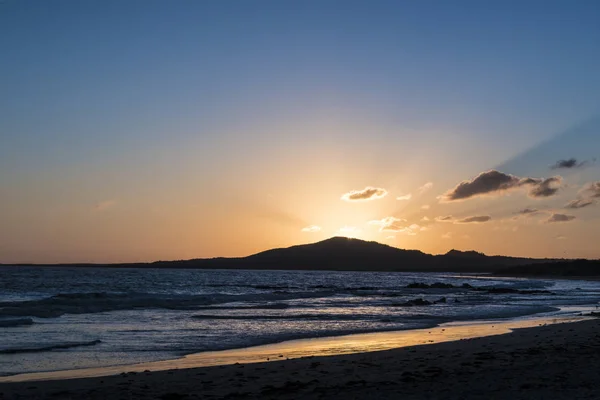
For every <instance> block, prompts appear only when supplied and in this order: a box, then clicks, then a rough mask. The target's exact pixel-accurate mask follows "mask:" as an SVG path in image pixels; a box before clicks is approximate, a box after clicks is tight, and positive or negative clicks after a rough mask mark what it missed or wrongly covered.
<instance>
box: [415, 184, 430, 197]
mask: <svg viewBox="0 0 600 400" xmlns="http://www.w3.org/2000/svg"><path fill="white" fill-rule="evenodd" d="M432 187H433V182H427V183H426V184H424V185H423V186H421V187H420V188H418V189H417V192H419V194H423V193H425V192H426V191H428V190H429V189H431V188H432Z"/></svg>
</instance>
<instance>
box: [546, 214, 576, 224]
mask: <svg viewBox="0 0 600 400" xmlns="http://www.w3.org/2000/svg"><path fill="white" fill-rule="evenodd" d="M574 219H575V216H574V215H567V214H552V215H551V216H550V218H548V220H546V222H547V223H553V222H569V221H573V220H574Z"/></svg>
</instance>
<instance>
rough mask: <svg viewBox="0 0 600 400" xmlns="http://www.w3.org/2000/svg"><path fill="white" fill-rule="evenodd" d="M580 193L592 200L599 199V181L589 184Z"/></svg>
mask: <svg viewBox="0 0 600 400" xmlns="http://www.w3.org/2000/svg"><path fill="white" fill-rule="evenodd" d="M581 193H582V194H583V195H585V196H588V197H590V198H592V199H599V198H600V181H597V182H592V183H589V184H588V185H587V186H586V187H585V188H584V189H583V190H582V191H581Z"/></svg>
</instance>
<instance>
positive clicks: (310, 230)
mask: <svg viewBox="0 0 600 400" xmlns="http://www.w3.org/2000/svg"><path fill="white" fill-rule="evenodd" d="M320 230H321V227H320V226H317V225H310V226H307V227H306V228H302V232H308V233H314V232H319V231H320Z"/></svg>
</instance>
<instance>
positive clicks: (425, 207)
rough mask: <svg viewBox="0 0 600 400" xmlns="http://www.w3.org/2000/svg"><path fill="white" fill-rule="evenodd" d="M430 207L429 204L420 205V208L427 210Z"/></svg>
mask: <svg viewBox="0 0 600 400" xmlns="http://www.w3.org/2000/svg"><path fill="white" fill-rule="evenodd" d="M430 208H431V206H430V205H429V204H423V205H422V206H421V210H429V209H430Z"/></svg>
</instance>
